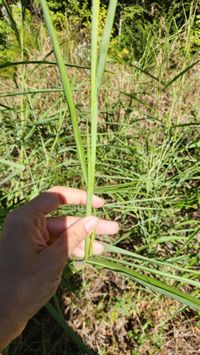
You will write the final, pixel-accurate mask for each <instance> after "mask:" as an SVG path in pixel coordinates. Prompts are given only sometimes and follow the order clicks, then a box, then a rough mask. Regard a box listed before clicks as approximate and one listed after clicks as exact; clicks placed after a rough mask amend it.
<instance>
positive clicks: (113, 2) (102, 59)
mask: <svg viewBox="0 0 200 355" xmlns="http://www.w3.org/2000/svg"><path fill="white" fill-rule="evenodd" d="M117 2H118V1H117V0H110V3H109V7H108V12H107V16H106V23H105V28H104V33H103V38H102V41H101V46H100V55H99V63H98V69H97V81H98V90H100V88H101V85H102V80H103V73H104V70H105V66H106V58H107V54H108V48H109V43H110V37H111V33H112V28H113V23H114V18H115V13H116V8H117Z"/></svg>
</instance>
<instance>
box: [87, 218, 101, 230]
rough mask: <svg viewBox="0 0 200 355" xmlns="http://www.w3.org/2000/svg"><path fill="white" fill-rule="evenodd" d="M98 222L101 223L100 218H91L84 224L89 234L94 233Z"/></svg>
mask: <svg viewBox="0 0 200 355" xmlns="http://www.w3.org/2000/svg"><path fill="white" fill-rule="evenodd" d="M98 221H99V220H98V218H96V217H90V218H88V219H87V220H86V221H85V222H84V225H85V229H86V231H87V232H88V234H91V233H92V232H93V230H94V229H95V228H96V226H97V224H98Z"/></svg>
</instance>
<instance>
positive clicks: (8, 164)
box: [0, 2, 200, 353]
mask: <svg viewBox="0 0 200 355" xmlns="http://www.w3.org/2000/svg"><path fill="white" fill-rule="evenodd" d="M112 4H114V2H113V3H112ZM113 6H115V4H114V5H113ZM192 6H193V7H192ZM192 9H193V10H192ZM195 11H196V8H195V2H192V4H191V14H190V15H189V17H188V21H186V24H185V26H184V27H183V28H177V30H174V33H173V35H171V34H170V31H168V32H167V31H166V35H165V36H163V34H162V33H159V32H158V33H154V36H155V37H154V41H156V43H157V47H156V48H154V46H153V45H151V46H150V48H149V44H146V45H145V46H147V47H145V51H144V56H143V59H141V61H138V62H137V63H135V62H132V63H130V64H131V65H130V66H128V65H124V64H122V63H117V64H116V63H113V62H112V61H111V57H109V63H108V64H107V67H106V70H107V71H106V73H105V80H104V81H102V77H103V71H104V68H105V60H106V55H105V54H106V52H107V50H108V49H109V46H108V41H107V39H105V37H103V39H102V40H101V41H100V38H99V36H98V35H97V32H96V34H95V36H94V39H93V41H94V42H93V55H94V57H93V65H92V69H93V70H91V74H92V81H93V86H92V92H93V99H92V104H93V106H92V114H91V108H90V106H91V102H90V101H91V100H90V98H91V97H90V94H91V78H90V71H88V69H87V59H86V60H85V62H84V63H81V67H82V68H79V67H78V66H79V64H80V63H78V62H76V63H75V64H76V65H77V66H75V65H74V66H70V67H69V66H66V65H64V60H65V64H67V60H66V58H62V56H61V53H62V49H61V50H59V54H58V55H57V56H56V60H57V63H58V62H59V63H58V64H59V65H58V67H59V68H60V73H61V75H63V77H64V80H65V81H67V86H66V85H65V84H64V85H63V86H64V87H65V90H63V87H62V86H61V85H60V74H58V71H57V67H56V65H55V57H54V55H53V54H52V53H51V54H50V55H49V53H50V52H51V47H50V46H49V48H47V50H46V52H45V53H43V52H39V53H38V52H37V51H36V52H35V53H34V55H33V56H32V58H30V62H29V63H28V61H27V62H26V63H23V64H21V65H25V67H24V68H25V70H24V74H23V75H22V72H21V71H20V65H18V66H16V67H17V68H18V69H17V71H16V73H17V79H16V80H17V83H18V87H16V85H15V82H13V81H12V80H11V79H7V80H5V79H4V80H3V83H2V93H1V95H0V96H1V98H0V104H1V106H0V107H1V111H0V115H1V116H0V120H1V128H0V129H1V136H2V141H1V145H0V152H1V156H2V157H3V159H2V160H1V161H0V163H1V166H2V170H1V177H0V181H1V190H0V193H1V210H0V211H1V219H2V220H3V217H4V215H5V213H6V210H8V209H9V208H13V207H14V206H17V205H19V204H21V203H23V202H24V201H25V200H26V199H27V195H28V194H29V191H32V194H29V195H28V196H29V198H31V197H32V196H33V195H34V194H36V193H38V192H39V191H40V190H43V189H46V188H48V187H49V186H50V185H52V184H66V181H67V183H68V184H69V185H71V186H75V187H82V186H83V185H84V184H87V185H90V194H92V190H93V189H94V190H95V192H96V193H99V194H103V196H104V197H105V198H106V200H107V204H106V205H105V208H104V210H103V214H104V215H105V217H106V218H114V219H116V220H119V221H120V224H121V231H120V232H119V235H118V236H117V238H115V239H113V238H108V237H106V236H105V239H104V243H105V245H106V248H107V252H108V253H109V254H106V256H104V257H100V258H93V257H89V258H88V259H87V260H86V263H87V264H90V265H93V266H94V265H97V264H98V265H97V269H96V268H91V266H87V268H86V266H84V270H93V271H91V273H92V272H94V273H97V274H96V275H98V279H100V277H101V276H100V275H101V273H100V271H99V269H98V267H99V266H100V267H101V268H108V269H111V270H115V271H117V272H118V273H119V275H116V276H113V275H114V274H113V273H112V272H111V271H109V272H107V275H109V276H108V277H110V278H111V280H113V279H114V277H116V278H117V280H118V281H117V282H116V284H115V287H114V288H117V287H118V288H119V289H118V288H117V289H118V292H119V294H120V292H121V291H122V289H123V287H124V288H125V286H124V283H127V284H128V285H133V284H132V283H130V281H128V280H127V277H128V276H129V274H130V276H131V278H134V281H137V282H138V283H141V285H137V286H136V285H134V292H135V294H136V295H137V297H135V298H136V306H134V302H133V300H132V299H131V301H130V302H128V301H127V298H126V296H124V299H126V301H125V300H124V301H123V302H124V306H123V307H125V304H126V306H127V303H128V304H129V303H131V302H132V303H131V304H132V307H140V305H141V304H142V299H143V297H144V294H145V295H146V296H145V297H147V300H148V299H151V302H152V304H153V302H156V303H159V304H162V305H164V304H165V302H170V305H171V307H172V310H171V313H170V314H171V317H172V318H173V317H175V316H176V315H177V312H178V314H179V313H180V311H179V310H181V312H183V310H185V313H182V314H183V315H184V316H183V317H185V318H184V319H187V317H188V314H189V315H190V316H191V318H192V319H194V317H195V320H196V319H197V318H198V314H197V312H196V311H193V310H191V308H187V309H186V308H184V307H186V306H180V303H179V302H178V301H181V302H183V303H184V304H185V305H187V306H188V305H190V306H191V307H193V308H194V309H199V292H198V290H199V281H198V279H199V246H198V240H199V230H200V225H199V216H200V215H199V209H200V208H199V184H198V180H199V124H200V123H199V88H198V84H197V83H198V79H199V61H198V60H199V58H198V53H197V52H196V51H195V52H192V46H191V43H192V42H191V36H192V33H193V22H194V21H193V18H194V15H195ZM97 12H98V11H97ZM97 12H96V11H95V14H96V15H97ZM112 14H114V12H113V11H112ZM93 16H94V15H93ZM93 20H94V21H96V24H95V26H96V29H97V18H95V19H93ZM165 21H166V28H168V26H170V23H171V22H172V19H167V18H166V19H165ZM169 21H171V22H170V23H169ZM106 26H107V27H106ZM108 26H110V21H107V23H106V25H105V28H106V30H105V32H104V33H105V34H107V31H108V28H110V30H111V27H108ZM152 36H153V34H152ZM46 38H47V37H46ZM94 43H95V44H94ZM152 43H153V42H152ZM183 43H184V48H183ZM97 44H98V46H97ZM57 48H58V47H57ZM54 51H55V46H54ZM150 52H151V60H149V57H148V56H149V54H148V55H147V53H150ZM110 53H112V51H111V52H110ZM145 53H146V54H145ZM38 58H42V59H41V60H40V61H37V60H36V59H38ZM44 58H46V59H44ZM31 60H32V63H31ZM34 60H35V62H34ZM44 60H45V61H46V62H45V64H44ZM100 63H101V65H100ZM13 65H15V64H14V63H13ZM1 70H2V71H3V70H4V69H3V67H2V69H1ZM66 72H67V74H68V77H67V76H66ZM62 82H64V81H63V80H62ZM33 83H34V84H33ZM21 88H23V94H22V93H21ZM100 89H101V90H100ZM20 93H21V94H20ZM21 96H22V97H23V106H22V105H21V103H22V102H21V100H20V97H21ZM66 98H67V103H68V106H69V107H70V105H72V106H71V107H73V110H74V111H73V110H72V112H75V113H74V117H75V122H76V124H75V125H76V129H74V122H73V120H72V117H71V116H72V114H71V110H70V109H69V107H67V106H66ZM69 98H70V99H69ZM70 100H71V103H70ZM94 104H95V105H94ZM97 109H98V110H97ZM97 113H98V117H97ZM93 119H95V121H94V122H93V121H92V120H93ZM92 122H93V123H92ZM97 123H98V139H96V138H97V137H96V124H97ZM73 129H74V130H73ZM73 132H75V133H73ZM77 132H78V133H77ZM91 132H93V133H92V134H91ZM77 136H79V137H80V139H78V140H77ZM91 139H93V144H91ZM75 141H76V142H78V144H79V145H80V147H81V148H80V149H79V150H81V151H82V152H83V153H82V156H84V158H83V159H84V160H85V162H84V163H83V159H82V160H81V159H80V156H81V154H80V153H79V155H77V151H78V150H77V146H76V144H75ZM91 153H92V154H93V157H92V158H91ZM80 160H81V162H82V166H84V168H83V173H82V174H80ZM88 163H89V164H92V167H93V169H94V168H95V166H96V169H95V170H96V171H95V170H93V174H92V177H91V176H90V174H88V166H89V167H90V165H89V164H88ZM8 168H9V171H8ZM84 171H85V172H84ZM90 171H91V169H90V168H89V172H90ZM94 171H95V180H96V183H94ZM88 176H90V178H91V180H88ZM88 181H89V184H88ZM61 212H63V213H66V210H65V209H61ZM67 213H68V214H74V213H76V214H78V215H80V216H83V215H84V214H85V210H84V209H83V208H80V209H78V210H77V208H75V207H68V210H67ZM98 213H99V212H98ZM88 254H89V253H88ZM87 256H89V255H87ZM111 259H112V260H111ZM104 272H105V271H102V273H104ZM121 274H123V276H124V278H123V280H124V281H122V279H121ZM111 275H112V276H111ZM85 277H86V280H87V281H88V289H87V292H89V293H90V294H91V295H92V287H93V283H92V281H91V279H90V277H91V275H90V273H89V271H85ZM118 277H119V278H118ZM108 282H109V281H108ZM105 285H107V284H106V280H104V284H103V286H102V287H103V288H102V290H101V292H102V294H103V296H102V297H104V298H103V299H104V301H105V302H106V299H107V300H108V302H109V300H110V302H111V303H112V302H114V301H113V298H112V293H113V292H114V291H113V289H112V288H111V289H109V290H107V288H106V286H105ZM143 286H148V289H147V290H146V291H144V288H143ZM130 287H133V286H130ZM149 287H150V288H151V289H152V290H153V291H156V296H154V294H153V293H152V292H151V291H149ZM157 291H159V292H160V293H161V294H167V295H170V296H171V297H173V298H175V300H176V301H171V300H170V301H169V300H166V299H163V298H162V297H161V296H160V295H159V294H158V293H157ZM75 292H77V297H79V298H78V300H77V303H76V307H77V309H78V311H77V313H75V311H73V312H74V313H73V317H72V318H71V321H72V323H73V322H74V324H76V321H77V319H79V320H80V321H81V322H82V321H83V319H84V316H83V315H82V313H81V311H80V309H79V302H80V299H81V297H83V294H84V292H85V291H84V289H83V290H82V291H75ZM81 292H83V293H82V294H81ZM131 292H132V293H133V289H132V290H131V291H130V294H131ZM141 292H142V297H139V296H138V295H140V293H141ZM78 295H79V296H78ZM71 297H72V295H71ZM85 297H86V296H85ZM92 297H94V298H95V295H93V296H92ZM115 297H116V299H117V297H118V296H117V295H115ZM155 297H156V299H155ZM86 298H87V297H86ZM135 298H134V299H135ZM87 300H88V298H87ZM104 301H102V302H101V306H102V307H103V305H102V304H103V302H104ZM95 302H96V303H97V304H98V300H96V301H95ZM116 302H117V301H116ZM96 303H94V304H96ZM147 303H148V302H147ZM53 305H54V307H55V308H56V306H55V304H53ZM90 306H91V304H89V303H88V305H87V302H85V303H84V307H86V310H87V311H88V314H90ZM66 307H67V306H66ZM94 307H95V306H94ZM127 307H128V306H127ZM180 307H181V308H180ZM80 308H81V306H80ZM100 308H101V307H100V306H99V313H98V312H97V313H95V312H94V317H100V318H101V309H100ZM111 308H112V307H111ZM113 308H114V311H113V313H112V310H110V312H111V313H112V317H113V319H115V318H117V317H118V315H119V313H120V312H119V310H117V306H115V307H113ZM152 308H153V307H152ZM166 308H167V306H166ZM109 309H110V308H109ZM129 310H130V308H129ZM152 312H153V311H152ZM187 312H188V313H187ZM102 313H103V312H102ZM105 314H106V311H105V312H104V315H105ZM137 314H138V313H137ZM85 316H86V315H85ZM140 316H141V317H144V314H143V315H141V314H140V315H139V317H140ZM135 317H136V315H133V314H132V313H131V315H130V323H128V324H129V325H130V324H134V321H135ZM69 318H70V317H68V319H69ZM149 318H151V324H149V323H148V319H147V320H146V321H145V322H144V323H145V324H146V323H147V325H145V324H144V323H141V324H142V325H143V326H144V328H142V325H137V327H138V328H139V331H138V338H137V334H135V333H134V331H133V329H132V330H131V326H129V327H128V326H127V327H128V328H126V326H125V324H126V317H124V318H123V322H124V323H123V324H124V327H125V328H124V329H125V330H126V329H128V330H127V332H129V336H128V338H129V340H130V338H131V339H132V343H131V344H132V345H131V346H132V348H134V347H135V348H136V349H139V350H138V351H143V350H141V349H142V348H139V346H141V344H139V342H142V341H144V340H142V335H141V334H143V335H145V334H148V335H149V337H150V339H152V342H153V335H152V333H153V331H154V330H153V329H154V322H155V319H154V318H153V316H152V313H151V310H149ZM36 319H37V318H36ZM152 319H153V320H152ZM179 319H181V316H180V318H179ZM35 321H36V322H37V320H35ZM162 321H164V320H163V318H162V317H161V319H160V322H161V323H162ZM170 321H171V320H169V321H168V323H167V324H166V328H165V329H166V332H167V331H168V330H169V327H170ZM77 322H78V321H77ZM131 322H132V323H131ZM72 323H71V324H72ZM94 323H95V320H94ZM145 326H146V328H145ZM88 327H89V325H88ZM47 328H48V326H47ZM47 328H45V330H44V334H45V335H46V334H47V332H48V330H47ZM74 328H75V329H76V330H78V326H75V327H74ZM132 328H134V326H133V327H132ZM81 329H82V328H81ZM109 329H110V328H109ZM165 329H164V330H163V332H164V334H163V333H162V332H160V333H159V336H160V337H161V340H160V342H159V341H158V339H157V340H155V339H154V341H155V342H156V343H157V345H156V346H157V347H155V348H156V349H159V347H160V348H162V346H163V345H162V344H163V343H162V341H164V340H166V334H165ZM150 330H152V333H151V331H150ZM131 332H132V333H131ZM86 333H87V332H86ZM80 334H81V335H83V336H84V329H82V330H81V332H80ZM45 335H44V338H43V339H45ZM33 338H34V337H33ZM128 338H127V337H125V340H123V339H122V338H120V337H119V338H117V339H118V344H116V342H115V341H114V340H113V339H114V338H113V339H112V340H111V341H110V343H109V344H107V345H106V344H105V346H104V345H103V344H102V341H100V338H98V339H96V340H94V339H93V342H92V346H93V347H94V348H95V349H98V346H99V345H98V344H101V349H102V352H103V351H104V352H105V353H106V351H108V353H109V350H110V349H112V351H113V353H114V351H118V352H119V350H120V349H123V351H124V349H125V348H126V347H125V345H124V343H123V342H125V344H126V345H127V344H129V340H128ZM85 340H86V341H88V342H89V336H88V333H87V336H85ZM114 344H115V345H114ZM122 344H123V346H122ZM146 344H148V342H147V341H146ZM159 344H160V345H159ZM46 346H47V348H48V349H49V348H50V347H49V344H46ZM120 346H121V348H120ZM127 346H128V345H127ZM151 346H153V345H151ZM194 346H195V345H194ZM63 347H65V345H63ZM113 347H114V349H115V350H113ZM155 348H154V349H153V350H154V351H155ZM12 349H13V348H12ZM128 349H129V350H130V348H128ZM143 349H144V348H143ZM153 350H152V351H153ZM12 351H13V350H12ZM48 351H49V350H48ZM120 351H122V350H120ZM130 351H131V350H130Z"/></svg>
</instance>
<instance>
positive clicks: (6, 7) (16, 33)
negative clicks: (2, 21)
mask: <svg viewBox="0 0 200 355" xmlns="http://www.w3.org/2000/svg"><path fill="white" fill-rule="evenodd" d="M2 3H3V6H4V7H5V9H6V12H7V15H8V18H9V21H10V26H11V28H12V29H13V31H14V32H15V37H16V39H17V42H18V44H19V47H20V48H21V38H20V33H19V31H18V28H17V24H16V22H15V19H14V17H13V15H12V9H11V7H10V5H9V4H8V3H7V1H6V0H3V1H2Z"/></svg>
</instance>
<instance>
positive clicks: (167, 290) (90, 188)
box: [40, 0, 200, 310]
mask: <svg viewBox="0 0 200 355" xmlns="http://www.w3.org/2000/svg"><path fill="white" fill-rule="evenodd" d="M40 2H41V7H42V10H43V13H44V17H45V20H46V25H47V28H48V32H49V35H50V38H51V41H52V46H53V49H54V52H55V55H56V59H57V64H58V67H59V70H60V77H61V81H62V84H63V89H64V92H65V96H66V99H67V102H68V106H69V109H70V113H71V118H72V123H73V127H74V135H75V140H76V144H77V150H78V153H79V159H80V163H81V166H82V170H83V175H84V178H85V180H86V182H87V192H88V199H87V211H86V212H87V214H88V215H90V214H91V213H92V203H91V201H92V195H93V192H94V188H95V165H96V147H97V119H98V95H99V92H100V87H101V84H102V78H103V70H104V68H105V63H106V57H107V52H108V47H109V40H110V35H111V31H112V24H113V20H114V15H115V11H116V6H117V1H115V0H113V1H112V0H111V1H110V4H109V9H108V14H107V19H106V25H105V31H104V35H103V40H102V42H101V45H100V54H99V51H98V44H99V36H98V21H99V11H100V1H99V0H96V1H95V0H94V1H93V5H92V40H91V113H90V119H89V120H88V124H87V127H88V129H87V131H88V138H87V159H86V156H85V152H84V149H83V144H82V140H81V134H80V130H79V127H78V119H77V114H76V109H75V103H74V101H73V92H72V88H71V86H70V82H69V79H68V76H67V72H66V68H65V66H64V60H63V58H62V55H61V50H60V47H59V42H58V38H57V36H56V32H55V30H54V28H53V25H52V20H51V17H50V15H49V10H48V6H47V3H46V1H45V0H40ZM196 63H197V62H196ZM196 63H194V64H191V65H190V66H188V68H187V69H184V71H182V72H181V73H180V74H178V75H177V76H175V78H174V79H172V80H171V81H170V82H169V83H168V84H166V85H165V87H164V89H167V88H168V87H169V86H171V85H172V84H173V83H174V82H175V81H176V80H177V79H179V78H180V77H181V76H182V75H184V74H185V72H186V71H187V70H189V69H190V68H192V66H194V65H195V64H196ZM159 82H160V80H159ZM163 153H164V152H163ZM86 160H87V169H86ZM158 163H159V162H158ZM159 164H160V163H159ZM149 173H150V172H149ZM147 201H149V199H147ZM133 203H136V201H133ZM120 208H123V206H121V207H120ZM108 250H109V251H110V252H114V251H115V252H116V249H114V248H113V247H111V246H110V247H109V249H108ZM117 253H118V254H121V255H126V252H125V251H124V250H120V249H117ZM90 255H91V245H90V239H89V238H87V239H86V246H85V262H86V263H90V264H91V263H92V264H93V265H99V266H101V267H102V268H108V269H112V270H114V271H117V272H120V273H123V274H124V275H126V276H128V277H131V278H133V279H134V280H135V281H137V282H139V283H141V284H142V285H145V286H148V287H149V288H151V289H152V290H156V291H159V292H160V293H161V294H163V295H168V296H170V297H172V298H174V299H176V300H178V301H181V302H183V303H184V304H186V305H189V306H191V307H193V308H195V309H198V310H200V300H199V299H198V298H196V297H194V296H192V295H188V294H186V293H184V292H182V291H179V290H178V289H177V288H176V287H171V286H169V285H167V284H166V283H163V282H160V281H157V280H156V279H155V278H153V277H152V276H146V275H145V274H140V273H138V271H135V270H134V268H136V269H139V270H143V271H144V272H147V271H148V272H149V273H150V274H156V275H157V276H159V275H161V276H164V278H173V279H174V280H175V281H176V282H180V283H181V284H191V283H192V284H193V285H195V286H197V287H199V286H200V284H199V283H198V282H197V281H190V279H193V278H194V279H196V278H197V277H198V276H199V274H200V273H199V272H195V271H194V272H193V271H192V270H190V271H188V270H184V268H183V269H182V268H181V269H179V272H180V275H176V274H174V275H173V276H172V275H171V274H170V273H168V274H167V273H166V272H163V271H162V270H160V271H159V270H158V269H157V267H156V268H155V267H154V266H153V264H156V263H158V264H159V266H160V267H162V266H163V265H165V264H162V260H161V261H159V260H148V264H149V263H151V264H152V265H151V267H146V266H145V265H143V262H145V259H143V258H142V257H139V259H140V262H141V263H140V264H137V263H133V262H132V261H131V260H130V258H132V257H133V258H134V259H135V257H136V256H135V255H132V254H131V253H129V254H128V255H127V256H128V258H125V259H124V258H123V259H121V260H119V259H118V258H114V260H113V259H110V258H109V257H100V258H94V257H90ZM165 266H166V265H165ZM168 267H169V268H172V270H173V265H171V263H168ZM175 269H176V266H175ZM172 270H171V272H172ZM176 270H177V269H176ZM188 272H189V273H188ZM184 275H188V277H185V276H184Z"/></svg>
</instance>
